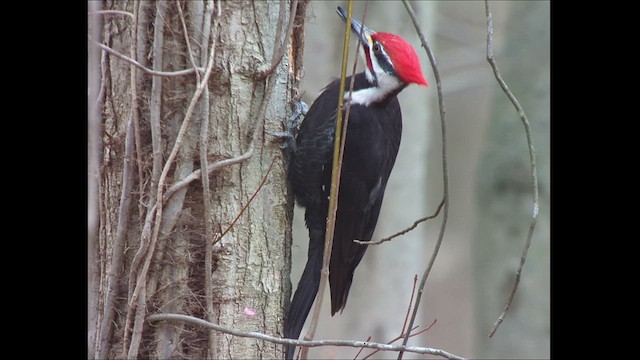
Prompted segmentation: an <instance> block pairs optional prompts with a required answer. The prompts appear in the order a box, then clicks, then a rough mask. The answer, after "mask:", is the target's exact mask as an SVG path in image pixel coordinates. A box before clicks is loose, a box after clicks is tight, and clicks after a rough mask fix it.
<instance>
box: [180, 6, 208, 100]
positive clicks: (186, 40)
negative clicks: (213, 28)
mask: <svg viewBox="0 0 640 360" xmlns="http://www.w3.org/2000/svg"><path fill="white" fill-rule="evenodd" d="M176 8H178V15H179V17H180V23H181V24H182V31H184V42H185V43H186V44H187V52H188V53H189V60H190V61H191V66H193V68H194V69H196V68H197V67H198V65H196V60H195V59H194V58H193V51H192V50H191V40H190V39H189V30H187V23H186V22H185V21H184V14H183V13H182V8H181V7H180V1H178V0H176ZM202 45H203V46H207V44H206V43H205V44H202ZM203 54H204V52H203ZM205 61H206V59H205ZM196 80H197V82H196V85H197V84H199V83H200V73H198V72H197V71H196ZM206 90H207V89H205V91H206Z"/></svg>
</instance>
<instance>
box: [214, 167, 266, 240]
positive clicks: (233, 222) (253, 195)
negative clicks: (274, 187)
mask: <svg viewBox="0 0 640 360" xmlns="http://www.w3.org/2000/svg"><path fill="white" fill-rule="evenodd" d="M278 158H279V157H278V156H275V157H274V158H273V160H271V164H270V165H269V168H268V169H267V173H266V174H264V176H263V177H262V181H260V184H259V185H258V188H257V189H256V191H255V192H254V193H253V194H252V195H251V197H249V200H248V201H247V203H246V204H244V206H242V209H240V212H239V213H238V215H236V217H235V218H234V219H233V220H232V221H231V224H230V225H229V226H228V227H227V228H226V229H225V230H224V231H223V232H222V233H220V234H219V235H217V236H216V237H215V238H213V242H212V244H211V245H215V244H217V243H218V241H220V240H222V238H223V237H224V236H225V235H226V234H227V233H228V232H229V230H231V228H232V227H233V226H234V225H235V224H236V221H238V219H239V218H240V216H242V214H243V213H244V211H245V210H246V209H247V208H248V207H249V204H251V202H252V201H253V199H254V198H255V197H256V195H258V193H259V192H260V190H262V187H263V186H264V184H265V183H266V182H267V177H268V176H269V173H270V172H271V169H272V168H273V164H274V163H275V161H276V159H278ZM203 179H204V178H203ZM209 239H211V237H210V238H209ZM211 245H210V246H209V247H211Z"/></svg>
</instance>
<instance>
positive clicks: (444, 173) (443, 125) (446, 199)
mask: <svg viewBox="0 0 640 360" xmlns="http://www.w3.org/2000/svg"><path fill="white" fill-rule="evenodd" d="M402 3H403V4H404V6H405V8H407V12H408V13H409V16H410V17H411V21H412V22H413V25H414V26H415V28H416V32H417V33H418V36H419V37H420V41H421V42H422V47H424V49H425V51H426V53H427V56H428V57H429V62H430V63H431V68H432V70H433V75H434V76H435V79H436V87H437V88H438V107H439V109H440V128H441V131H442V182H443V200H442V201H443V202H444V213H443V216H442V224H441V225H440V233H439V234H438V240H437V241H436V245H435V247H434V249H433V254H431V258H430V259H429V264H428V265H427V268H426V269H425V270H424V274H422V280H420V286H419V287H418V296H417V297H416V301H415V305H414V307H413V314H412V315H411V320H410V321H409V329H411V328H412V327H413V323H414V322H415V319H416V316H417V315H418V308H419V306H420V300H421V299H422V293H423V292H424V286H425V284H426V283H427V278H428V277H429V273H430V272H431V269H432V268H433V264H434V263H435V261H436V257H437V256H438V252H439V251H440V246H441V245H442V239H443V238H444V232H445V229H446V227H447V220H448V219H449V166H448V163H447V122H446V121H445V116H444V115H445V108H444V98H443V94H442V81H441V80H440V72H439V71H438V67H437V65H436V58H435V56H434V55H433V51H431V48H430V47H429V44H428V43H427V40H426V38H425V37H424V34H423V33H422V29H421V28H420V25H419V24H418V20H417V19H416V14H415V13H414V12H413V8H412V7H411V4H409V2H408V1H407V0H402ZM409 335H410V331H408V332H407V334H406V335H405V337H404V340H403V341H402V345H407V342H408V341H409ZM402 354H403V352H402V351H401V352H400V353H399V354H398V360H400V359H402Z"/></svg>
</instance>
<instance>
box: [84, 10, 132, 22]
mask: <svg viewBox="0 0 640 360" xmlns="http://www.w3.org/2000/svg"><path fill="white" fill-rule="evenodd" d="M88 14H89V15H125V16H128V17H129V18H131V20H133V19H135V15H134V14H132V13H130V12H128V11H122V10H99V11H89V12H88Z"/></svg>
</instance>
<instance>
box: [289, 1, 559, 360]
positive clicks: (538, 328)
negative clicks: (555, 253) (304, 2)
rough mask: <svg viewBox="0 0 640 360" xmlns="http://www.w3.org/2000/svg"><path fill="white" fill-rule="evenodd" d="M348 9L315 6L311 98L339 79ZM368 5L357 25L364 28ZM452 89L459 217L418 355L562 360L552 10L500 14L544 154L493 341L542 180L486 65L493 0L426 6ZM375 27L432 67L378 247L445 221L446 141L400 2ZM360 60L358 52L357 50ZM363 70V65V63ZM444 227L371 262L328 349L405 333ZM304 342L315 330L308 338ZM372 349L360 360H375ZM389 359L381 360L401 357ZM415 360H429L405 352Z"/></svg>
mask: <svg viewBox="0 0 640 360" xmlns="http://www.w3.org/2000/svg"><path fill="white" fill-rule="evenodd" d="M338 5H342V6H345V2H344V1H312V2H311V3H310V4H309V6H308V8H307V21H306V24H305V49H304V77H303V81H302V90H303V91H304V92H305V95H304V96H303V100H304V101H306V102H307V103H308V104H311V103H312V102H313V100H314V99H315V98H316V96H317V95H318V93H319V91H320V90H321V89H322V88H323V87H324V86H325V85H326V84H328V83H329V82H330V81H331V80H332V79H333V78H335V77H337V76H339V73H340V59H341V54H342V41H341V39H342V38H343V31H344V27H343V23H342V21H341V20H340V18H339V17H338V16H337V15H336V12H335V10H336V7H337V6H338ZM364 5H365V3H364V2H357V3H356V5H355V7H354V15H355V16H356V17H358V18H362V15H363V10H364V7H365V6H364ZM412 5H413V7H414V9H415V11H416V14H417V15H418V19H419V21H420V23H421V25H422V27H423V31H424V33H425V36H426V37H427V40H428V41H429V43H430V46H431V47H432V48H433V51H434V53H435V57H436V59H437V62H438V68H439V71H440V74H441V77H442V86H443V91H444V96H445V99H444V100H445V106H446V121H447V130H448V139H447V141H448V144H447V145H448V147H447V150H448V161H449V175H450V200H451V206H450V213H449V222H448V226H447V230H446V233H445V237H444V242H443V245H442V248H441V249H440V254H439V257H438V259H437V260H436V263H435V267H434V268H433V270H432V272H431V275H430V278H429V280H428V282H427V285H426V291H425V293H424V296H423V299H422V303H421V305H420V306H421V315H420V316H419V321H417V323H418V324H419V325H420V326H421V327H420V328H419V329H418V330H420V329H423V328H424V327H426V326H428V325H429V324H431V323H432V322H433V321H434V320H435V319H437V323H436V324H435V325H434V326H433V327H432V328H431V329H430V330H429V331H427V332H426V333H424V334H422V335H420V336H418V337H415V338H412V340H411V341H410V343H409V344H413V345H422V346H432V347H436V348H440V349H444V350H447V351H450V352H452V353H455V354H458V355H462V356H467V357H472V358H511V359H513V358H536V359H540V358H549V357H550V225H549V222H550V220H549V219H550V218H549V215H550V206H549V205H550V169H549V168H550V145H549V141H550V2H548V1H494V2H491V6H492V12H493V22H494V54H495V59H496V61H497V63H498V66H499V67H500V70H501V72H502V75H503V78H504V79H505V81H506V82H507V84H508V86H509V88H510V89H511V91H512V92H513V93H514V94H515V96H516V97H517V98H518V99H519V101H520V103H521V104H522V106H523V108H524V110H525V112H526V113H527V116H528V118H529V121H530V123H531V127H532V132H533V137H534V144H535V147H536V152H537V161H538V163H537V166H538V176H539V186H540V215H539V218H538V224H537V227H536V229H535V232H534V238H533V244H532V246H531V248H530V251H529V257H528V259H527V263H526V265H525V268H524V271H523V275H522V280H521V283H520V288H519V290H518V294H517V295H516V299H515V303H514V305H513V306H512V308H511V311H510V313H509V314H508V316H507V318H506V320H505V322H504V323H503V324H502V326H501V328H499V329H498V331H497V333H496V334H495V335H494V337H493V338H491V339H490V338H489V337H488V333H489V330H490V328H491V326H492V325H493V323H494V321H495V320H496V319H497V318H498V316H499V314H500V312H501V310H502V308H503V306H504V304H505V301H506V299H507V297H508V294H509V291H510V289H511V286H512V282H513V278H514V275H515V270H516V268H517V265H518V263H519V260H520V255H521V252H522V248H523V246H524V242H525V239H526V234H527V230H528V227H529V222H530V219H531V211H532V189H531V175H530V174H531V170H530V162H529V154H528V148H527V143H526V137H525V133H524V128H523V125H522V123H521V121H520V118H519V116H518V114H517V112H516V111H515V109H514V107H513V105H512V104H511V103H510V101H509V100H508V99H507V97H506V96H505V94H504V93H503V92H502V90H501V89H500V88H499V86H498V84H497V82H496V80H495V78H494V76H493V72H492V70H491V68H490V66H489V64H488V62H487V61H486V41H487V24H486V16H485V4H484V2H483V1H413V2H412ZM365 23H366V25H368V26H369V27H370V28H372V29H374V30H376V31H385V32H392V33H396V34H399V35H401V36H402V37H404V38H405V39H406V40H407V41H409V42H410V43H411V44H413V45H414V47H415V48H416V50H417V52H418V54H419V55H420V57H421V62H422V68H423V71H424V73H425V75H426V78H427V81H428V82H429V84H430V87H429V88H423V87H417V86H411V87H409V88H408V89H406V90H405V91H404V92H403V93H401V94H400V96H399V98H400V103H401V105H402V111H403V118H404V132H403V139H402V144H401V148H400V153H399V155H398V159H397V162H396V166H395V168H394V171H393V173H392V175H391V180H390V183H389V186H388V187H387V191H386V195H385V202H384V205H383V209H382V213H381V216H380V220H379V222H378V227H377V230H376V235H374V239H380V238H382V237H385V236H388V235H390V234H393V233H395V232H397V231H399V230H401V229H404V228H406V227H407V226H409V225H411V224H412V223H413V221H414V220H416V219H417V218H420V217H423V216H426V215H429V214H431V213H433V212H434V211H435V209H436V208H437V206H438V204H439V203H440V200H441V199H442V161H441V156H442V155H441V132H440V131H441V129H440V118H439V113H438V106H437V90H436V83H435V78H434V76H433V72H432V70H431V66H430V65H429V62H428V59H427V56H426V53H425V51H424V49H422V48H421V47H420V40H419V38H418V36H417V34H416V32H415V29H414V27H413V24H412V23H411V20H410V18H409V16H408V14H407V12H406V10H405V8H404V6H403V5H402V3H401V2H399V1H371V2H369V3H368V6H367V13H366V20H365ZM351 45H352V52H351V54H352V55H351V59H353V56H354V55H353V54H355V51H354V50H355V40H354V39H353V38H352V41H351ZM359 69H360V70H359V71H361V69H362V65H361V64H360V65H359ZM440 223H441V217H438V218H437V219H436V220H431V221H429V222H427V223H422V224H421V225H419V227H418V228H417V229H415V230H414V231H412V232H410V233H408V234H407V235H405V236H403V237H400V238H396V239H394V240H393V241H391V242H387V243H385V244H383V245H380V246H375V247H372V248H371V249H369V250H368V252H367V254H366V256H365V257H364V260H363V262H362V263H361V265H360V266H359V267H358V269H357V270H356V273H355V277H354V284H353V287H352V290H351V292H350V295H349V301H348V304H347V307H346V309H345V310H344V312H343V313H342V314H341V315H336V316H335V317H333V318H330V317H329V316H328V313H329V310H328V304H329V299H328V292H327V294H326V296H327V298H325V300H324V302H323V304H324V306H323V312H322V316H321V317H320V323H319V328H318V332H317V334H316V339H329V338H330V339H336V338H339V339H366V338H367V337H368V336H371V337H372V340H374V341H380V342H385V341H388V340H391V339H393V338H395V337H396V336H397V335H399V333H400V330H401V328H402V324H403V322H404V319H405V315H406V312H407V305H408V304H409V297H410V294H411V289H412V286H413V277H414V275H416V274H417V275H418V276H420V275H421V274H422V272H423V271H424V268H425V266H426V263H427V261H428V259H429V257H430V256H431V253H432V251H433V247H434V244H435V241H436V239H437V235H438V231H439V228H440ZM293 228H294V232H293V239H294V240H293V268H292V270H293V271H292V274H291V281H292V282H293V286H294V289H295V286H297V281H298V280H299V278H300V275H301V272H302V269H303V267H304V263H305V261H306V251H307V250H306V247H307V239H308V237H307V236H308V235H307V231H306V229H305V227H304V223H303V216H302V211H301V210H300V208H296V212H295V219H294V226H293ZM303 334H304V332H303ZM356 352H357V351H356V350H355V349H352V348H337V347H322V348H312V349H310V352H309V356H310V357H313V358H353V357H354V356H355V354H356ZM367 353H368V350H365V351H364V352H363V353H362V354H361V355H360V357H362V356H365V354H367ZM388 356H389V354H388V353H387V354H385V353H378V354H376V355H374V357H378V358H382V357H388ZM405 356H406V357H407V358H414V357H418V356H416V355H414V354H405Z"/></svg>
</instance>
